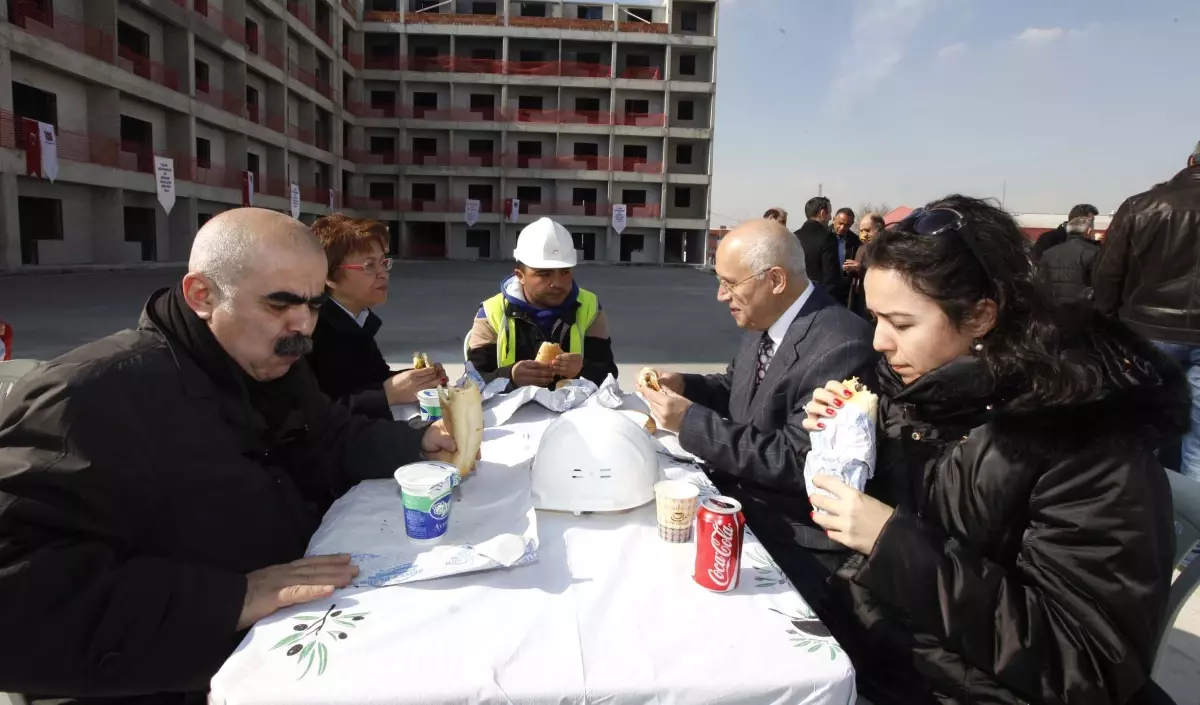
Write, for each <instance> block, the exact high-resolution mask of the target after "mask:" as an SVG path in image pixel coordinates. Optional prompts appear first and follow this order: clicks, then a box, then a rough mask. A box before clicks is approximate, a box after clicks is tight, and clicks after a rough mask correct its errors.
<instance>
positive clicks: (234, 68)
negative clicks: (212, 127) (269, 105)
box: [223, 61, 263, 116]
mask: <svg viewBox="0 0 1200 705" xmlns="http://www.w3.org/2000/svg"><path fill="white" fill-rule="evenodd" d="M224 63H225V75H224V77H223V78H224V79H225V86H224V90H225V92H226V93H229V94H231V95H236V96H239V97H240V98H241V99H242V101H243V102H245V100H246V64H245V63H244V62H241V61H239V62H233V61H226V62H224ZM262 97H263V96H259V98H260V99H261V98H262ZM242 116H245V112H244V110H243V112H242Z"/></svg>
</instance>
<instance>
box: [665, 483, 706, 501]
mask: <svg viewBox="0 0 1200 705" xmlns="http://www.w3.org/2000/svg"><path fill="white" fill-rule="evenodd" d="M654 494H655V495H658V496H661V497H666V498H669V499H691V498H693V497H699V496H700V488H699V487H696V486H695V485H693V484H692V483H690V482H685V481H683V480H663V481H662V482H659V483H656V484H655V485H654Z"/></svg>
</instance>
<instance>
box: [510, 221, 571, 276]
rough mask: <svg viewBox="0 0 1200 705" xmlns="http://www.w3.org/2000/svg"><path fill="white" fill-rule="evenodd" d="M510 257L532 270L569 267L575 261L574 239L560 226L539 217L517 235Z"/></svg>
mask: <svg viewBox="0 0 1200 705" xmlns="http://www.w3.org/2000/svg"><path fill="white" fill-rule="evenodd" d="M513 259H515V260H516V261H517V262H520V263H521V264H523V265H525V266H526V267H530V268H532V269H570V268H571V267H574V266H575V264H576V261H577V260H576V257H575V241H574V239H572V237H571V233H569V232H567V229H566V228H564V227H563V226H562V225H559V224H558V223H556V222H555V221H553V220H550V219H549V218H538V219H537V220H535V221H533V222H532V223H530V224H529V225H526V226H525V228H524V229H523V230H521V234H520V235H519V236H517V249H515V250H513Z"/></svg>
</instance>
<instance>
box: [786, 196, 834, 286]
mask: <svg viewBox="0 0 1200 705" xmlns="http://www.w3.org/2000/svg"><path fill="white" fill-rule="evenodd" d="M831 213H833V207H832V206H831V205H830V204H829V199H828V198H825V197H824V196H817V197H816V198H810V199H809V200H808V203H806V204H804V216H805V217H806V218H808V220H806V221H804V225H801V226H800V229H799V230H797V231H796V239H797V240H799V241H800V247H801V248H803V249H804V269H805V272H806V273H807V276H808V280H809V281H811V282H812V283H814V284H817V285H818V286H820V287H822V288H824V289H825V293H827V294H829V295H831V296H834V300H835V301H839V302H841V303H845V301H844V300H842V299H838V298H837V297H836V293H837V291H838V290H839V289H840V288H841V286H842V279H843V278H844V277H843V276H842V265H841V262H839V261H838V240H837V237H835V236H834V234H833V231H832V230H830V229H829V220H830V214H831Z"/></svg>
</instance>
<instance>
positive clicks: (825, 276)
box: [796, 220, 850, 384]
mask: <svg viewBox="0 0 1200 705" xmlns="http://www.w3.org/2000/svg"><path fill="white" fill-rule="evenodd" d="M796 237H797V238H798V239H799V240H800V246H801V247H803V248H804V269H805V270H807V272H808V279H809V281H811V282H812V283H814V284H817V285H818V286H820V287H821V288H823V289H825V291H826V292H827V293H828V294H829V295H830V296H832V297H833V299H834V301H837V302H839V303H842V304H845V303H846V296H839V293H840V292H841V290H842V280H843V279H844V277H843V276H842V265H841V263H840V262H838V243H837V236H836V235H834V234H833V231H832V230H830V229H829V228H828V227H826V226H824V225H822V224H821V223H818V222H817V221H815V220H807V221H805V222H804V225H801V226H800V229H799V230H797V231H796ZM846 256H847V257H849V256H850V253H849V252H847V254H846ZM846 293H847V294H848V293H849V289H847V290H846ZM826 381H828V380H826ZM822 384H824V382H822Z"/></svg>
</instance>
